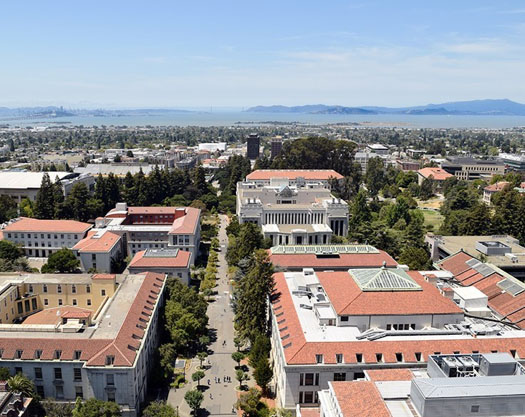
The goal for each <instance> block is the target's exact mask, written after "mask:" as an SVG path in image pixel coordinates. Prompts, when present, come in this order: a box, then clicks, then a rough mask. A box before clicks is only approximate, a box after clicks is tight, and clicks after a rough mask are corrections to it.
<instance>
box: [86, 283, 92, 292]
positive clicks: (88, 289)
mask: <svg viewBox="0 0 525 417" xmlns="http://www.w3.org/2000/svg"><path fill="white" fill-rule="evenodd" d="M86 292H87V293H88V294H89V293H90V292H91V285H86Z"/></svg>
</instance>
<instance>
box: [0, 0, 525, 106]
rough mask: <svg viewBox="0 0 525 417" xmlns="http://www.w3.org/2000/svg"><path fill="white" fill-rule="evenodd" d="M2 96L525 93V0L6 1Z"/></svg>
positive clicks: (114, 102) (1, 30) (184, 101)
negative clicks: (496, 0) (524, 0)
mask: <svg viewBox="0 0 525 417" xmlns="http://www.w3.org/2000/svg"><path fill="white" fill-rule="evenodd" d="M0 39H1V40H2V41H1V43H0V45H1V48H0V105H4V106H19V105H50V104H56V105H65V106H73V107H99V106H104V107H144V106H150V107H151V106H159V107H207V106H215V107H220V106H232V107H247V106H252V105H257V104H265V105H268V104H286V105H299V104H313V103H325V104H341V105H349V106H354V105H355V106H357V105H386V106H402V105H417V104H427V103H430V102H432V103H437V102H444V101H455V100H470V99H480V98H510V99H513V100H516V101H520V102H524V103H525V82H524V80H525V2H523V1H501V0H500V1H498V2H495V1H483V0H478V1H470V0H462V1H458V0H455V1H447V0H440V1H426V2H425V1H421V0H419V1H403V0H399V1H390V0H384V1H374V0H368V1H364V0H355V1H342V0H326V1H319V0H317V1H309V0H303V1H286V0H281V1H274V0H266V1H252V0H244V1H228V0H222V1H219V0H213V1H198V0H194V1H176V0H172V1H153V0H152V1H129V0H127V1H113V0H106V1H89V2H76V1H71V0H69V1H67V2H66V1H57V0H53V1H49V2H43V1H9V2H7V1H6V2H3V4H2V8H1V11H0Z"/></svg>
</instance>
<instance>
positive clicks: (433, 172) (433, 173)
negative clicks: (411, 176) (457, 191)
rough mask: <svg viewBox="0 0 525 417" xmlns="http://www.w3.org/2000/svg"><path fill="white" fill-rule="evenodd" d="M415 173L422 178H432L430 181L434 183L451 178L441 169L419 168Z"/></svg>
mask: <svg viewBox="0 0 525 417" xmlns="http://www.w3.org/2000/svg"><path fill="white" fill-rule="evenodd" d="M417 172H418V173H419V175H421V176H422V177H424V178H429V177H432V179H433V180H435V181H444V180H446V179H447V178H450V177H453V175H452V174H449V173H448V172H447V171H445V170H444V169H443V168H437V167H427V168H421V169H420V170H419V171H417Z"/></svg>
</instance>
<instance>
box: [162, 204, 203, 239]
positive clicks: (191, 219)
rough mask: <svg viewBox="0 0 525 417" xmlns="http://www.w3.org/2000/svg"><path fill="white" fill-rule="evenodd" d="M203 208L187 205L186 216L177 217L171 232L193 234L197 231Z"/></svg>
mask: <svg viewBox="0 0 525 417" xmlns="http://www.w3.org/2000/svg"><path fill="white" fill-rule="evenodd" d="M200 216H201V210H200V209H198V208H194V207H186V212H185V215H184V216H181V217H179V218H178V219H175V221H174V222H173V226H172V227H171V229H170V231H169V234H171V235H173V234H191V233H195V230H196V229H197V226H198V225H199V221H200Z"/></svg>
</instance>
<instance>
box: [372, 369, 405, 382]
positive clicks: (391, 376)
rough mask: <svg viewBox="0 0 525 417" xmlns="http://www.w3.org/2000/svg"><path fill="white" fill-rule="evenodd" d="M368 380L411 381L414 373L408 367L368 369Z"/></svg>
mask: <svg viewBox="0 0 525 417" xmlns="http://www.w3.org/2000/svg"><path fill="white" fill-rule="evenodd" d="M366 373H367V374H368V377H369V378H370V381H411V380H412V379H413V378H414V374H412V371H411V370H410V369H404V368H398V369H368V370H367V371H366Z"/></svg>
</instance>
